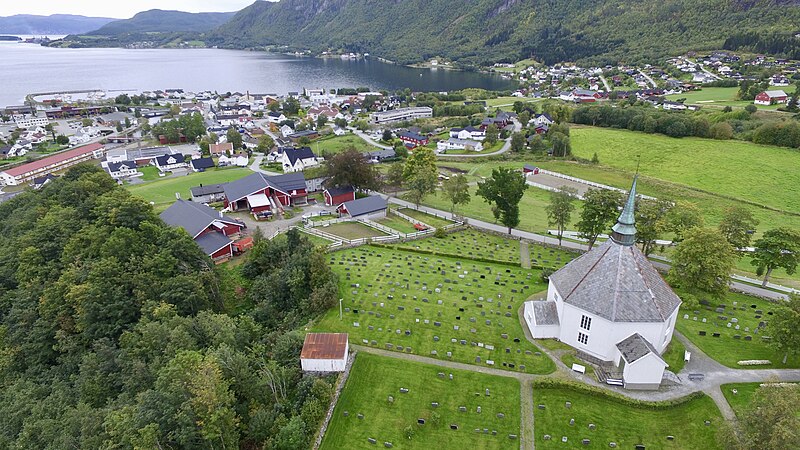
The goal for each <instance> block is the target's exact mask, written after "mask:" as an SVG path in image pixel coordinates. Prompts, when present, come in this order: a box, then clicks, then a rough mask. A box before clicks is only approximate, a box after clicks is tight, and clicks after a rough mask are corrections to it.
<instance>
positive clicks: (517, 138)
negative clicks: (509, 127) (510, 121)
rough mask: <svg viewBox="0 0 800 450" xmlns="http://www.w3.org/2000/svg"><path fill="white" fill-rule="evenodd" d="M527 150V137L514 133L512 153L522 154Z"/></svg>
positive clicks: (512, 136)
mask: <svg viewBox="0 0 800 450" xmlns="http://www.w3.org/2000/svg"><path fill="white" fill-rule="evenodd" d="M524 149H525V135H524V134H522V133H514V134H512V135H511V151H512V152H517V153H518V152H521V151H522V150H524Z"/></svg>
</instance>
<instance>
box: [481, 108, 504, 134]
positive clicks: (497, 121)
mask: <svg viewBox="0 0 800 450" xmlns="http://www.w3.org/2000/svg"><path fill="white" fill-rule="evenodd" d="M492 124H494V125H495V126H496V127H497V129H498V130H502V129H503V128H505V127H506V126H508V125H510V124H511V115H510V114H509V113H507V112H505V111H500V112H499V113H497V115H496V116H495V117H487V118H485V119H483V121H482V122H481V129H482V130H484V131H485V130H486V129H487V128H488V127H489V125H492Z"/></svg>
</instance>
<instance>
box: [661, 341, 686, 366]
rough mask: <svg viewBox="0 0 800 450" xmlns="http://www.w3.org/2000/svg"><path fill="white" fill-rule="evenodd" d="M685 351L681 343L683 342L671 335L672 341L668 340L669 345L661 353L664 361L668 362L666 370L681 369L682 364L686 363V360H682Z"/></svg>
mask: <svg viewBox="0 0 800 450" xmlns="http://www.w3.org/2000/svg"><path fill="white" fill-rule="evenodd" d="M685 351H686V347H685V346H684V345H683V342H681V341H680V339H678V338H675V337H673V338H672V341H670V343H669V345H668V346H667V350H666V351H665V352H664V354H663V355H661V356H662V357H663V358H664V361H666V362H667V364H669V367H668V368H667V370H669V371H671V372H673V373H678V372H680V371H681V370H683V366H685V365H686V361H684V359H683V357H684V352H685Z"/></svg>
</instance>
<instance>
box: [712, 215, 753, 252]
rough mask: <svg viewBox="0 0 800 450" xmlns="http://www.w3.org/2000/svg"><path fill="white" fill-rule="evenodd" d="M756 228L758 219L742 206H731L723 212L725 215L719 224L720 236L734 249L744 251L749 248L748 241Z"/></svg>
mask: <svg viewBox="0 0 800 450" xmlns="http://www.w3.org/2000/svg"><path fill="white" fill-rule="evenodd" d="M757 226H758V219H756V218H755V217H753V213H752V212H750V210H749V209H747V208H745V207H743V206H732V207H730V208H728V209H727V210H725V215H724V216H723V217H722V220H721V221H720V223H719V231H720V233H722V236H724V237H725V239H726V240H727V241H728V242H729V243H730V244H731V245H732V246H733V248H735V249H744V248H746V247H749V246H750V239H751V238H752V236H753V233H754V232H755V230H756V227H757Z"/></svg>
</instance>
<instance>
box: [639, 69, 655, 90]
mask: <svg viewBox="0 0 800 450" xmlns="http://www.w3.org/2000/svg"><path fill="white" fill-rule="evenodd" d="M639 75H641V76H643V77H644V78H645V79H646V80H647V82H648V83H650V85H651V86H653V88H657V87H658V85H657V84H656V82H655V81H653V79H652V78H650V75H648V74H646V73H644V72H642V71H641V70H640V71H639Z"/></svg>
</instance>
